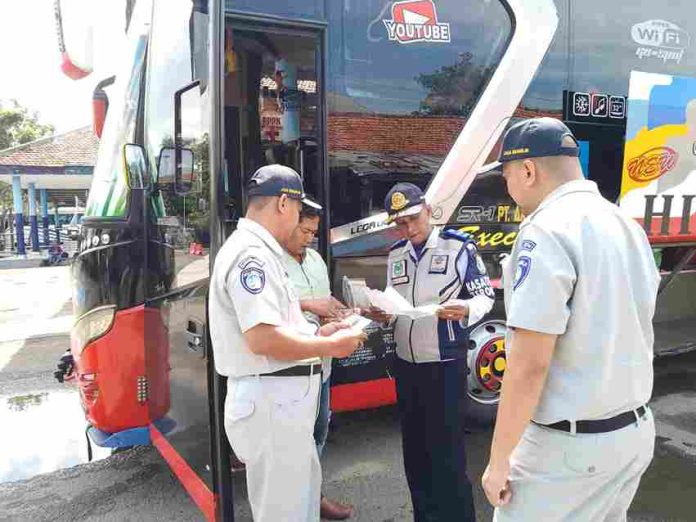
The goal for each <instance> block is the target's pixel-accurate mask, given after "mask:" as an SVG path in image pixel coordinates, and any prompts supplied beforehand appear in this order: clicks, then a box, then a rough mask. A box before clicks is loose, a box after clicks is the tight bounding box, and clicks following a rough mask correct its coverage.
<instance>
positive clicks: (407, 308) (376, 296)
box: [366, 286, 440, 319]
mask: <svg viewBox="0 0 696 522" xmlns="http://www.w3.org/2000/svg"><path fill="white" fill-rule="evenodd" d="M366 293H367V295H368V298H369V300H370V304H371V305H372V306H376V307H377V308H380V309H382V310H384V311H385V312H386V313H388V314H389V315H401V316H406V317H409V318H411V319H419V318H421V317H427V316H430V315H435V313H436V312H437V310H438V308H439V307H440V305H437V304H430V305H423V306H418V307H413V305H411V303H409V302H408V301H407V300H406V299H404V297H403V296H402V295H401V294H400V293H399V292H397V291H396V290H394V288H392V287H391V286H390V287H387V289H386V290H385V291H384V292H382V291H381V290H375V289H373V288H367V289H366Z"/></svg>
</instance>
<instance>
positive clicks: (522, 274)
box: [512, 256, 532, 290]
mask: <svg viewBox="0 0 696 522" xmlns="http://www.w3.org/2000/svg"><path fill="white" fill-rule="evenodd" d="M531 269H532V258H531V257H527V256H520V257H519V259H518V260H517V270H516V271H515V279H514V281H513V282H512V289H513V290H517V289H518V288H519V287H520V286H521V285H522V283H524V280H525V279H527V276H528V275H529V272H530V270H531Z"/></svg>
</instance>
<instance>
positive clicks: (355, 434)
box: [0, 268, 696, 522]
mask: <svg viewBox="0 0 696 522" xmlns="http://www.w3.org/2000/svg"><path fill="white" fill-rule="evenodd" d="M9 272H12V271H4V272H3V274H2V275H3V277H2V278H0V332H6V331H18V330H20V331H21V329H22V328H23V329H24V331H26V332H28V333H29V334H31V335H32V336H34V337H31V338H29V339H26V340H23V339H21V338H20V339H16V338H15V339H9V338H8V337H14V334H13V335H8V336H7V337H6V338H4V339H7V340H4V341H2V340H0V448H2V450H1V451H0V482H2V483H1V484H0V521H5V520H8V521H10V520H11V521H25V520H26V521H48V520H51V521H54V520H55V521H82V520H85V521H129V520H133V521H136V520H137V521H141V520H166V521H188V520H202V517H201V515H200V513H199V512H198V511H197V510H196V508H195V506H194V505H193V504H192V502H191V501H190V500H189V498H188V496H187V494H186V492H185V491H184V490H183V489H182V488H181V486H180V485H179V484H178V483H177V482H176V480H175V479H174V478H173V476H172V475H171V473H170V472H169V469H168V467H167V466H166V464H165V463H164V462H163V461H162V459H161V458H160V457H159V455H158V454H157V452H156V451H154V450H153V449H152V448H138V449H134V450H130V451H126V452H122V453H120V454H117V455H112V456H108V455H107V454H105V453H100V454H99V455H97V458H100V459H101V460H98V461H95V462H92V463H85V462H86V446H85V442H84V422H83V420H82V413H81V410H80V407H79V405H78V400H77V397H76V395H75V392H74V390H71V389H70V388H65V387H64V386H61V385H58V384H57V383H55V381H53V377H52V371H53V366H54V364H55V361H56V359H57V358H58V357H59V356H60V354H61V353H62V352H63V351H64V349H65V347H66V345H67V333H66V332H67V328H65V329H64V330H62V333H61V331H60V328H58V327H57V326H55V324H56V322H58V321H56V320H55V318H56V317H58V318H60V317H64V318H65V317H66V316H69V293H68V292H67V284H66V282H67V269H66V268H41V269H33V270H32V271H31V272H29V271H24V272H22V271H17V272H16V273H14V274H12V277H9V278H7V277H4V276H5V275H6V274H8V273H9ZM46 295H50V296H52V297H51V298H49V299H46V298H45V297H41V296H46ZM11 312H14V313H11ZM17 318H19V321H20V322H21V323H22V324H23V325H24V326H23V327H20V326H18V319H17ZM52 318H53V319H52ZM61 320H63V321H65V322H66V324H67V323H68V322H69V321H68V319H61ZM6 328H7V330H6ZM6 335H7V334H6ZM653 411H654V412H655V416H656V419H657V429H658V444H657V450H656V456H655V459H654V461H653V465H652V466H651V468H650V470H649V471H648V473H647V474H646V475H645V477H644V479H643V482H642V484H641V488H640V491H639V493H638V496H637V497H636V499H635V501H634V503H633V506H632V509H631V512H630V514H629V520H632V521H658V520H659V521H664V520H669V521H682V520H683V521H688V520H696V515H694V514H693V510H692V508H691V502H690V500H691V499H692V498H694V496H696V414H695V413H694V412H695V411H696V353H692V354H686V355H681V356H678V357H673V358H669V359H665V360H661V361H658V362H657V363H656V384H655V398H654V401H653ZM489 443H490V433H488V432H486V431H482V432H477V433H472V434H471V435H470V436H469V439H468V445H469V451H468V454H469V459H470V462H469V467H470V476H471V477H476V480H475V482H474V483H475V485H476V490H475V491H476V504H477V509H478V510H479V519H480V520H490V518H491V511H490V509H489V508H487V506H486V503H485V502H484V500H483V496H482V492H481V490H480V487H479V486H478V477H479V476H480V474H481V471H482V469H483V466H484V463H485V458H486V456H487V451H488V445H489ZM323 465H324V473H325V491H326V493H327V494H329V495H330V496H335V497H338V498H342V499H344V500H347V501H350V502H352V503H354V504H356V506H357V508H358V510H357V513H356V516H355V517H354V520H358V521H379V522H387V521H390V522H397V521H407V520H411V507H410V501H409V498H408V491H407V488H406V483H405V479H404V476H403V472H402V468H401V446H400V439H399V430H398V423H397V419H396V416H395V412H394V409H393V408H384V409H381V410H376V411H367V412H358V413H353V414H346V415H339V416H337V417H336V419H335V423H334V425H333V431H332V433H331V436H330V439H329V443H328V445H327V449H326V455H325V459H324V462H323ZM234 483H235V488H236V489H235V492H236V494H237V497H236V498H237V500H238V502H237V504H238V507H237V509H236V512H237V520H242V521H248V520H250V516H249V509H248V505H247V503H246V501H245V491H244V481H243V475H239V474H237V475H235V478H234Z"/></svg>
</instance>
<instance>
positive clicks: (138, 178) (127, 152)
mask: <svg viewBox="0 0 696 522" xmlns="http://www.w3.org/2000/svg"><path fill="white" fill-rule="evenodd" d="M123 163H124V165H125V166H126V179H127V180H128V186H129V187H130V188H132V189H145V188H148V186H149V178H148V175H147V163H146V161H145V150H143V147H142V146H141V145H136V144H134V143H126V144H125V145H124V146H123Z"/></svg>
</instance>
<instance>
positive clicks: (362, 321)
mask: <svg viewBox="0 0 696 522" xmlns="http://www.w3.org/2000/svg"><path fill="white" fill-rule="evenodd" d="M343 321H344V322H346V323H348V324H349V325H350V327H351V328H357V329H358V330H364V329H365V328H367V327H368V326H370V324H372V319H368V318H367V317H363V316H362V315H359V314H352V315H349V316H348V317H346V318H345V319H343Z"/></svg>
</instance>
